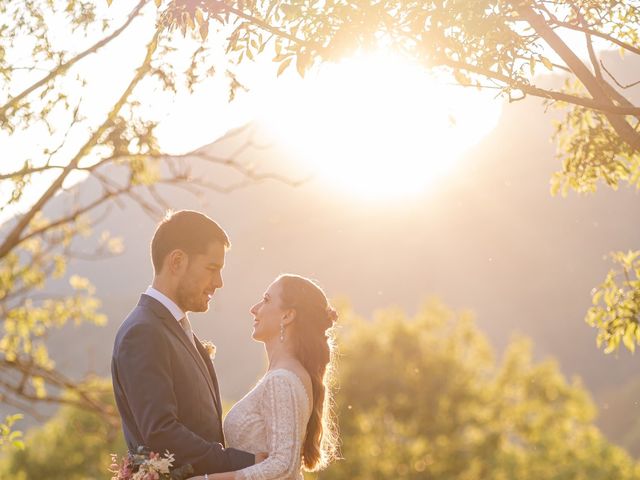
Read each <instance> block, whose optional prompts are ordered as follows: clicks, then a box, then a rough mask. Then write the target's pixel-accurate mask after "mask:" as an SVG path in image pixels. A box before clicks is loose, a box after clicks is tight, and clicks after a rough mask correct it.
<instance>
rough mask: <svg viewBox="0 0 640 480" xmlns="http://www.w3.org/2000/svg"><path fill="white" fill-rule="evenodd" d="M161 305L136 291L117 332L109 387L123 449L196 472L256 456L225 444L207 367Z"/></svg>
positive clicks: (237, 465) (201, 352)
mask: <svg viewBox="0 0 640 480" xmlns="http://www.w3.org/2000/svg"><path fill="white" fill-rule="evenodd" d="M196 345H197V349H196V348H194V346H193V344H192V343H191V342H190V341H189V339H188V338H187V335H185V333H184V331H183V330H182V328H181V327H180V324H179V323H178V322H177V321H176V319H175V318H174V317H173V315H171V313H170V312H169V310H167V309H166V308H165V307H164V305H162V304H161V303H160V302H158V301H157V300H155V299H154V298H152V297H150V296H148V295H142V296H141V298H140V301H139V302H138V305H137V306H136V308H135V309H134V310H133V311H132V312H131V313H130V314H129V316H128V317H127V318H126V319H125V321H124V322H123V323H122V325H121V326H120V328H119V329H118V333H117V334H116V340H115V344H114V347H113V357H112V359H111V374H112V381H113V391H114V393H115V397H116V403H117V405H118V410H119V411H120V417H121V418H122V428H123V430H124V437H125V440H126V441H127V446H128V448H129V450H130V451H135V450H136V449H137V447H138V446H139V445H144V446H146V447H149V448H150V449H151V450H152V451H154V452H159V453H164V452H165V450H169V452H171V453H173V454H174V455H175V463H174V467H177V466H180V465H184V464H186V463H190V464H191V465H192V466H193V468H194V470H195V473H196V474H198V475H202V474H204V473H216V472H227V471H233V470H239V469H241V468H244V467H247V466H250V465H253V464H254V462H255V457H254V455H252V454H250V453H247V452H243V451H240V450H235V449H233V448H224V435H223V432H222V404H221V402H220V391H219V389H218V380H217V378H216V373H215V371H214V369H213V364H212V363H211V360H210V359H209V356H208V355H207V352H206V351H205V349H204V347H203V346H202V345H201V344H200V342H199V341H198V340H197V339H196Z"/></svg>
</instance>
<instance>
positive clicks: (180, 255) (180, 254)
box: [166, 248, 189, 273]
mask: <svg viewBox="0 0 640 480" xmlns="http://www.w3.org/2000/svg"><path fill="white" fill-rule="evenodd" d="M188 261H189V258H188V257H187V254H186V253H185V252H184V250H180V249H179V248H176V249H175V250H171V251H170V252H169V255H167V259H166V266H167V267H168V268H169V271H170V272H171V273H178V272H179V271H180V270H182V269H183V268H184V267H185V266H186V264H187V263H188Z"/></svg>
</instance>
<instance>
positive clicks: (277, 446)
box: [209, 375, 307, 480]
mask: <svg viewBox="0 0 640 480" xmlns="http://www.w3.org/2000/svg"><path fill="white" fill-rule="evenodd" d="M261 388H264V396H263V399H262V402H261V410H262V415H263V417H264V421H265V428H266V432H265V433H266V438H267V448H268V449H269V452H268V454H269V456H268V457H267V459H266V460H264V461H263V462H260V463H256V464H255V465H253V466H251V467H246V468H243V469H242V470H238V471H236V472H235V473H236V475H237V476H236V477H231V478H230V479H228V480H236V479H237V480H275V479H279V478H289V477H291V476H292V474H293V473H294V472H295V471H296V469H298V468H299V467H300V457H301V455H302V452H301V450H302V442H301V439H300V438H299V436H300V432H301V429H304V428H305V426H303V425H299V423H300V419H299V418H298V412H300V409H302V408H305V407H306V403H307V399H306V397H305V398H301V397H300V395H299V391H297V390H296V385H295V384H294V383H293V380H292V379H291V378H289V377H286V376H283V375H273V376H271V377H269V378H268V380H266V381H265V382H264V383H263V384H262V387H261ZM303 405H304V406H303ZM302 436H303V437H304V435H302ZM209 478H211V475H210V476H209ZM214 480H223V478H222V477H220V478H217V477H216V478H215V479H214ZM224 480H227V479H226V478H225V479H224Z"/></svg>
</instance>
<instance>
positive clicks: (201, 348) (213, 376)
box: [194, 335, 224, 445]
mask: <svg viewBox="0 0 640 480" xmlns="http://www.w3.org/2000/svg"><path fill="white" fill-rule="evenodd" d="M194 337H195V340H196V345H197V347H198V352H199V353H200V357H201V358H202V361H203V362H204V364H205V365H206V367H207V370H208V371H209V378H210V379H211V381H212V382H213V388H214V391H215V394H214V396H213V398H214V400H215V402H216V408H217V409H218V419H219V420H220V431H221V432H222V402H221V401H220V387H219V386H218V377H217V375H216V370H215V368H213V362H212V361H211V357H209V354H208V353H207V350H206V349H205V348H204V346H203V345H202V343H201V342H200V339H199V338H198V337H197V336H195V335H194ZM222 444H223V445H224V433H223V437H222Z"/></svg>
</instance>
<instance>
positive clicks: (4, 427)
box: [0, 413, 24, 452]
mask: <svg viewBox="0 0 640 480" xmlns="http://www.w3.org/2000/svg"><path fill="white" fill-rule="evenodd" d="M22 418H24V415H22V414H20V413H18V414H15V415H7V416H6V417H5V420H4V423H0V452H3V451H7V450H9V449H10V448H15V449H18V450H24V442H23V440H22V432H19V431H16V430H12V428H13V425H14V424H15V423H16V422H17V421H18V420H21V419H22Z"/></svg>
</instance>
